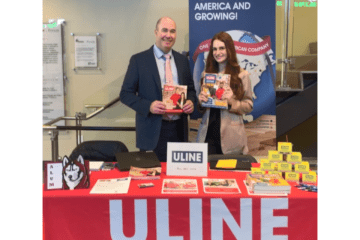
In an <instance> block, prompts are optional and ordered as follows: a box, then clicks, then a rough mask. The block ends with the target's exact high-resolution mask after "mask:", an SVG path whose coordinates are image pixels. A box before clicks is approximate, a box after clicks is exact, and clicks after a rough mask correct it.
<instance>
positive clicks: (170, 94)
mask: <svg viewBox="0 0 360 240" xmlns="http://www.w3.org/2000/svg"><path fill="white" fill-rule="evenodd" d="M186 97H187V86H186V85H164V90H163V102H164V103H165V105H166V110H165V112H166V113H182V112H183V107H184V105H185V102H186Z"/></svg>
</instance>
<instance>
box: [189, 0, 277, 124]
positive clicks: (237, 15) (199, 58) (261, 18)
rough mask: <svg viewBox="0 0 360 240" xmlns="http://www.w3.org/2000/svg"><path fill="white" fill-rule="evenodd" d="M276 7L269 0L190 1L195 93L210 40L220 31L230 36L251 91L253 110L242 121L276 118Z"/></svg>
mask: <svg viewBox="0 0 360 240" xmlns="http://www.w3.org/2000/svg"><path fill="white" fill-rule="evenodd" d="M275 7H276V1H272V0H248V1H246V2H240V1H230V0H229V1H206V0H189V25H190V26H189V31H190V33H189V39H190V50H189V55H190V67H191V71H192V72H193V78H194V83H195V88H196V92H197V94H199V91H200V77H201V72H202V71H204V68H205V60H206V57H207V55H208V52H209V48H210V43H211V39H212V37H213V36H214V35H215V34H216V33H218V32H220V31H224V32H227V33H229V34H230V36H231V37H232V39H233V41H234V44H235V48H236V52H237V58H238V62H239V65H240V67H241V68H243V69H245V70H247V71H248V72H249V73H250V80H251V85H252V88H253V100H254V109H253V111H252V112H251V113H250V114H248V115H247V116H245V117H244V120H245V122H251V121H253V120H255V119H257V118H258V117H260V116H262V115H275V109H276V99H275V86H274V84H275V60H276V58H275Z"/></svg>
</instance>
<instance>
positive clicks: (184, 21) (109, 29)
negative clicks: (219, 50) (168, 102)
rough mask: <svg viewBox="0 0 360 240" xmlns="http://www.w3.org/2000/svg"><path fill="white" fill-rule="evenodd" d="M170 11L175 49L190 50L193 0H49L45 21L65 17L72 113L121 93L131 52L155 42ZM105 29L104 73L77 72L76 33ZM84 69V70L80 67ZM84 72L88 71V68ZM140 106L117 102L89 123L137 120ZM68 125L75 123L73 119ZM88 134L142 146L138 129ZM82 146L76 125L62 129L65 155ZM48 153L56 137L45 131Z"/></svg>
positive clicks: (68, 110) (68, 102) (67, 103)
mask: <svg viewBox="0 0 360 240" xmlns="http://www.w3.org/2000/svg"><path fill="white" fill-rule="evenodd" d="M165 15H167V16H170V17H171V18H173V19H174V20H175V22H176V23H177V40H176V43H175V45H174V49H175V50H177V51H180V52H182V51H189V39H188V38H189V35H188V34H189V33H188V32H189V30H188V29H189V26H188V25H189V19H188V1H185V0H184V1H177V0H131V1H128V0H117V1H113V0H102V1H98V0H76V1H70V0H44V1H43V23H47V22H48V21H49V19H65V21H66V22H65V26H64V45H65V57H66V61H65V75H66V76H67V78H68V80H66V81H65V109H66V113H65V114H66V116H75V113H76V112H85V113H87V114H90V113H91V110H89V109H86V108H85V107H84V106H85V104H106V103H108V102H110V101H111V100H113V99H114V98H116V97H118V95H119V92H120V88H121V85H122V81H123V78H124V76H125V73H126V69H127V66H128V63H129V60H130V57H131V55H133V54H134V53H137V52H140V51H143V50H146V49H148V48H149V47H150V46H151V45H152V44H154V42H155V36H154V29H155V25H156V21H157V20H158V19H159V18H160V17H162V16H165ZM98 32H99V33H101V36H100V38H99V40H100V41H99V43H100V45H101V49H100V51H101V60H102V62H101V65H102V66H101V67H102V73H99V72H97V73H95V74H89V73H88V71H87V72H86V74H81V73H75V72H74V71H73V70H72V69H73V68H74V43H73V37H72V36H71V35H70V34H71V33H74V34H75V35H95V34H96V33H98ZM78 72H79V71H78ZM83 72H84V71H83ZM134 116H135V114H134V111H132V110H131V109H129V108H128V107H126V106H124V105H123V104H121V103H117V104H116V105H115V106H114V107H112V108H110V109H108V110H107V111H105V112H103V113H101V114H100V115H98V116H96V117H94V118H92V119H90V120H88V121H86V122H83V125H84V126H135V123H134ZM67 125H75V122H74V121H68V122H67ZM82 134H83V139H84V140H85V141H86V140H95V139H96V140H120V141H122V142H124V143H125V145H126V146H127V147H128V148H129V150H130V151H136V150H137V149H136V147H135V132H109V131H103V132H99V131H82ZM75 147H76V140H75V131H61V132H60V133H59V155H60V156H64V155H69V154H70V153H71V151H72V150H73V149H74V148H75ZM43 159H44V160H50V159H51V141H50V135H49V134H48V132H44V133H43Z"/></svg>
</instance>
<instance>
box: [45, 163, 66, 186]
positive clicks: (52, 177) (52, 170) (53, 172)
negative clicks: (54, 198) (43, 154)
mask: <svg viewBox="0 0 360 240" xmlns="http://www.w3.org/2000/svg"><path fill="white" fill-rule="evenodd" d="M44 164H45V171H44V174H45V176H44V186H45V190H55V189H62V188H63V177H62V170H63V166H62V162H45V163H44Z"/></svg>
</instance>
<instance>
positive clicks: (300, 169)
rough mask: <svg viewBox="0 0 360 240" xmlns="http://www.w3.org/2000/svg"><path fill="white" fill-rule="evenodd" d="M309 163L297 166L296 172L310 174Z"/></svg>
mask: <svg viewBox="0 0 360 240" xmlns="http://www.w3.org/2000/svg"><path fill="white" fill-rule="evenodd" d="M309 170H310V169H309V162H301V163H299V164H295V172H297V173H305V174H307V173H309Z"/></svg>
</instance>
